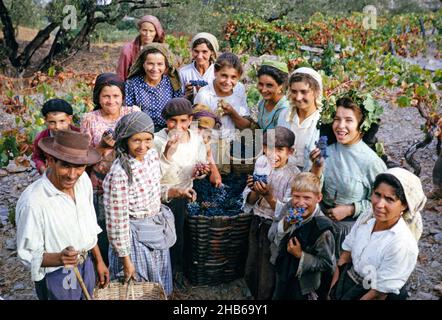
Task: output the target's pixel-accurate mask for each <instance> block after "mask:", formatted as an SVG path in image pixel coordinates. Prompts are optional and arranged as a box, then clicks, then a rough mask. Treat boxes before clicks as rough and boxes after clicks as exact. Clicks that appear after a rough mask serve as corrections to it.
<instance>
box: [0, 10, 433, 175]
mask: <svg viewBox="0 0 442 320" xmlns="http://www.w3.org/2000/svg"><path fill="white" fill-rule="evenodd" d="M363 19H364V15H363V14H361V13H353V14H352V15H351V16H348V17H331V16H330V17H329V16H327V17H326V16H323V15H321V14H316V15H314V16H312V17H311V18H310V19H309V21H308V22H306V23H304V24H294V23H291V22H286V21H283V20H277V21H274V22H272V23H268V22H264V21H263V20H260V19H258V18H256V17H253V16H250V15H237V16H233V17H232V18H231V19H230V20H229V21H228V23H227V24H226V26H225V27H224V47H227V48H230V49H231V50H232V51H233V52H235V53H237V54H240V55H241V59H242V61H243V62H244V63H245V65H246V66H247V65H248V60H249V59H250V60H251V58H252V57H253V56H261V55H263V54H270V55H276V56H279V57H280V59H283V60H285V61H287V63H288V65H289V68H290V70H293V69H295V68H297V67H301V66H311V67H313V68H315V69H316V70H320V73H321V74H322V76H323V83H324V101H323V102H324V107H323V112H322V118H321V121H322V122H323V123H329V122H331V114H333V112H334V108H335V102H336V100H337V99H338V98H339V97H340V96H342V95H343V94H346V93H348V92H349V91H351V92H357V93H358V96H359V97H362V99H363V103H364V105H365V107H366V108H367V109H368V110H369V111H370V113H369V115H368V117H367V118H366V123H364V126H365V127H369V126H370V125H371V124H372V123H373V122H377V121H378V119H379V117H380V114H381V113H382V108H381V107H380V106H379V104H378V103H377V101H378V100H384V101H387V102H388V103H390V104H391V105H395V106H399V107H410V106H412V107H415V108H417V109H418V111H419V113H420V115H421V116H422V117H423V118H424V119H425V120H426V122H425V125H424V127H423V128H422V130H423V132H424V134H425V137H424V141H423V142H419V143H418V144H416V146H410V147H411V148H410V150H413V151H416V150H417V149H418V148H421V147H423V146H425V145H426V144H428V143H430V142H431V141H432V139H434V138H436V139H438V151H440V144H441V141H442V129H441V126H442V120H441V116H442V111H441V86H442V85H441V83H442V69H440V68H439V69H436V70H427V69H425V68H423V67H422V66H419V65H417V64H411V63H410V62H408V60H406V59H413V58H417V57H427V56H431V59H433V60H436V61H440V59H441V56H440V55H441V52H440V51H439V50H437V48H441V47H442V11H441V10H439V11H438V12H435V13H428V14H405V15H396V16H392V17H377V23H376V29H374V30H373V29H366V28H364V25H363V22H364V20H363ZM189 39H190V38H189V37H187V36H180V37H174V36H171V35H169V36H168V37H167V39H166V41H167V43H168V44H169V46H170V47H171V49H172V50H173V51H174V52H175V54H176V55H177V56H178V57H179V61H180V63H187V62H188V61H189V50H188V42H189ZM110 64H112V61H110ZM258 67H259V66H258V65H256V64H255V65H253V64H252V65H251V67H250V68H246V70H248V71H247V74H246V76H245V79H244V81H245V83H246V85H247V88H248V98H249V106H250V107H251V108H252V109H253V108H255V107H256V104H257V101H258V99H259V93H258V92H257V89H256V88H255V83H256V70H257V68H258ZM86 69H87V68H86ZM110 70H112V68H110ZM96 74H97V73H94V72H80V71H73V70H69V69H66V70H64V69H63V68H62V67H61V66H60V65H57V66H53V67H51V68H50V69H49V71H48V73H40V72H39V73H36V74H34V76H33V77H30V78H27V79H12V78H6V77H3V76H1V75H0V91H1V93H2V94H1V97H0V99H1V104H2V106H3V110H4V111H5V112H6V113H9V114H11V115H14V116H15V127H13V128H8V129H7V130H4V131H3V132H2V138H1V140H0V165H1V166H6V165H7V164H8V163H9V160H14V159H15V162H16V163H17V164H19V163H20V164H22V165H25V166H28V165H29V161H27V160H26V156H29V155H30V153H31V143H32V141H33V139H34V137H35V134H36V133H37V132H39V131H40V130H42V129H43V125H44V122H43V119H42V118H41V115H40V111H39V110H40V107H41V104H42V103H43V101H45V100H47V99H49V98H52V97H55V96H59V97H61V98H64V99H66V100H67V101H69V102H70V103H71V104H72V105H73V107H74V110H75V115H76V117H75V121H76V122H77V123H78V120H79V116H80V115H81V114H82V113H84V112H88V111H90V110H91V109H92V107H93V106H92V96H91V91H92V86H93V82H94V79H95V76H96ZM379 149H380V150H379V152H380V153H382V146H379ZM407 159H408V160H409V161H410V162H411V164H412V166H414V167H415V170H417V171H418V170H419V164H417V163H415V162H413V159H412V152H411V151H410V153H409V154H408V157H407Z"/></svg>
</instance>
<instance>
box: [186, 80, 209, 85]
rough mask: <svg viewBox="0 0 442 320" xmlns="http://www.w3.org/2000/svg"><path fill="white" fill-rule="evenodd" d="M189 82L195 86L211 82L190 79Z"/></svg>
mask: <svg viewBox="0 0 442 320" xmlns="http://www.w3.org/2000/svg"><path fill="white" fill-rule="evenodd" d="M189 82H190V84H191V85H192V86H194V87H205V86H207V85H208V84H209V83H208V82H207V81H204V80H190V81H189Z"/></svg>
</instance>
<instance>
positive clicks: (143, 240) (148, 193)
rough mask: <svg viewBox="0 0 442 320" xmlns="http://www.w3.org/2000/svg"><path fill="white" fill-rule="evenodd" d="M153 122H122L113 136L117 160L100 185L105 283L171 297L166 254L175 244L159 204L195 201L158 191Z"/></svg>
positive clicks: (186, 192) (184, 192)
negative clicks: (157, 286) (142, 285)
mask: <svg viewBox="0 0 442 320" xmlns="http://www.w3.org/2000/svg"><path fill="white" fill-rule="evenodd" d="M153 128H154V125H153V122H152V119H151V118H150V117H149V116H148V115H146V114H145V113H143V112H133V113H131V114H128V115H126V116H124V117H123V118H122V119H121V120H120V121H119V122H118V124H117V127H116V128H115V132H114V140H115V150H116V154H117V158H116V160H115V161H114V163H113V164H112V167H111V169H110V172H109V173H108V174H107V176H106V178H105V180H104V182H103V189H104V205H105V210H106V225H107V231H108V237H109V243H110V244H111V249H110V250H109V262H110V265H109V269H110V274H111V279H115V278H119V277H122V276H124V278H125V279H126V280H129V279H131V278H134V279H135V280H136V281H150V282H158V283H161V284H162V285H163V287H164V289H165V292H166V294H167V295H170V294H171V293H172V270H171V263H170V256H169V248H170V247H171V246H172V245H173V244H174V243H175V241H176V234H175V227H174V218H173V213H172V212H171V211H170V209H169V208H168V207H166V206H165V205H162V204H161V200H162V199H163V201H166V202H167V201H169V199H171V198H188V199H193V200H194V199H196V194H195V191H194V190H193V189H190V188H186V189H178V188H167V187H165V186H161V185H160V180H161V169H160V161H159V156H158V153H157V151H156V150H155V149H153V148H152V146H153Z"/></svg>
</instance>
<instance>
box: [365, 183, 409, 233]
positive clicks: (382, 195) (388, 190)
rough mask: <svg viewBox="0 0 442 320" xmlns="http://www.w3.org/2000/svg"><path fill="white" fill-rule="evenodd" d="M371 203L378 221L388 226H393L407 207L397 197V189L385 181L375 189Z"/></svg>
mask: <svg viewBox="0 0 442 320" xmlns="http://www.w3.org/2000/svg"><path fill="white" fill-rule="evenodd" d="M371 203H372V205H373V214H374V217H375V219H376V223H381V224H383V225H385V226H386V227H387V228H389V227H391V226H393V225H394V224H395V223H396V222H397V221H398V220H399V218H400V217H401V215H402V212H403V211H404V210H405V209H406V208H407V206H406V205H405V204H403V203H402V202H401V200H399V198H398V197H397V195H396V191H395V189H394V188H393V187H392V186H390V185H389V184H387V183H385V182H381V183H380V184H379V185H378V187H377V188H376V189H375V190H373V193H372V195H371Z"/></svg>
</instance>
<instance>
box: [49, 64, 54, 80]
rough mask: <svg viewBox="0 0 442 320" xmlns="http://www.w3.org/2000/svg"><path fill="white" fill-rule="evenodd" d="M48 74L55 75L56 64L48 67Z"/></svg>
mask: <svg viewBox="0 0 442 320" xmlns="http://www.w3.org/2000/svg"><path fill="white" fill-rule="evenodd" d="M48 76H50V77H53V76H55V66H51V67H50V68H49V69H48Z"/></svg>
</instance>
